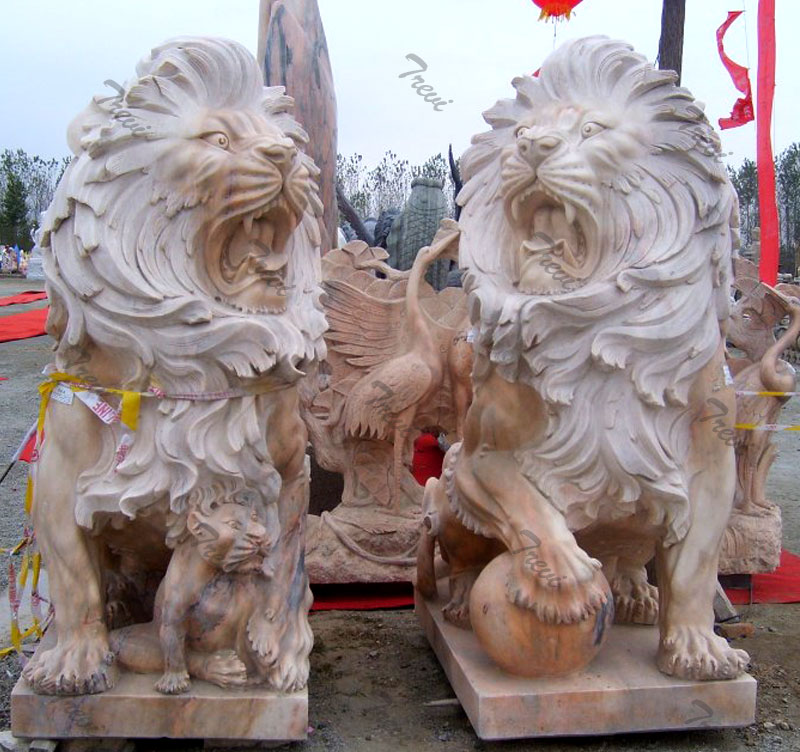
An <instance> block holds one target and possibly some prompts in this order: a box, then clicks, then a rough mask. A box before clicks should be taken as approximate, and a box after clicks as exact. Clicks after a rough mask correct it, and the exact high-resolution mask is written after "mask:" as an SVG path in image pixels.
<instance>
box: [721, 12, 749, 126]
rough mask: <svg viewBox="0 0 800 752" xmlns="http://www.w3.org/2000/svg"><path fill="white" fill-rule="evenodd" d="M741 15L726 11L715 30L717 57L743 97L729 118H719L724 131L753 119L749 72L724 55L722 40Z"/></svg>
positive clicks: (738, 100) (734, 105) (735, 105)
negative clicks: (723, 21)
mask: <svg viewBox="0 0 800 752" xmlns="http://www.w3.org/2000/svg"><path fill="white" fill-rule="evenodd" d="M741 15H742V11H740V10H730V11H728V17H727V18H726V19H725V23H723V24H722V26H720V27H719V28H718V29H717V49H718V50H719V57H720V60H722V64H723V65H724V66H725V69H726V70H727V71H728V73H730V75H731V80H732V81H733V85H734V86H735V87H736V88H737V89H738V90H739V91H740V92H741V93H742V94H744V96H743V97H740V98H739V99H737V100H736V101H735V102H734V104H733V109H732V110H731V116H730V117H729V118H720V119H719V127H720V128H722V129H723V130H725V129H726V128H738V127H739V126H740V125H744V124H745V123H749V122H750V121H751V120H753V119H754V118H755V116H754V115H753V93H752V91H751V89H750V72H749V70H748V69H747V68H745V66H743V65H739V63H734V62H733V60H731V59H730V58H729V57H728V56H727V54H725V47H724V45H723V40H724V38H725V34H726V32H727V31H728V28H729V27H730V25H731V24H732V23H733V22H734V21H735V20H736V19H737V18H739V16H741Z"/></svg>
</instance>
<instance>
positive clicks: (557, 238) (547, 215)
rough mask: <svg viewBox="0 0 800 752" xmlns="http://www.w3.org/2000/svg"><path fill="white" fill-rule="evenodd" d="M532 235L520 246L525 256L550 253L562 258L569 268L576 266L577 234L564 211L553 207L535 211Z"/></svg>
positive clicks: (544, 207) (543, 207)
mask: <svg viewBox="0 0 800 752" xmlns="http://www.w3.org/2000/svg"><path fill="white" fill-rule="evenodd" d="M532 235H533V237H532V238H531V239H530V240H526V241H524V242H523V244H522V248H523V250H524V252H525V254H526V255H533V254H540V253H548V252H552V253H554V254H555V255H556V256H562V257H563V259H564V261H565V262H566V263H567V264H568V265H569V266H571V267H573V268H576V267H577V266H578V263H577V260H576V258H575V249H576V248H577V247H578V233H577V231H576V230H575V227H574V226H573V224H572V223H571V222H570V221H569V218H568V217H567V215H566V213H565V211H564V209H562V208H561V207H555V206H542V207H540V208H539V209H537V210H536V212H535V213H534V215H533V225H532Z"/></svg>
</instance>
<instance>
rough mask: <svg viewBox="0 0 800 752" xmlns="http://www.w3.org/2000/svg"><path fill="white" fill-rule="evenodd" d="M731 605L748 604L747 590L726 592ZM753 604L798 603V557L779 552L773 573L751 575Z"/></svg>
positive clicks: (799, 595)
mask: <svg viewBox="0 0 800 752" xmlns="http://www.w3.org/2000/svg"><path fill="white" fill-rule="evenodd" d="M725 592H726V593H727V594H728V598H730V599H731V603H735V604H736V605H743V604H747V603H750V592H749V591H748V590H739V589H736V590H726V591H725ZM753 603H800V556H797V555H795V554H792V553H789V552H788V551H786V550H783V551H781V563H780V565H779V566H778V568H777V569H776V570H775V571H774V572H770V573H769V574H754V575H753Z"/></svg>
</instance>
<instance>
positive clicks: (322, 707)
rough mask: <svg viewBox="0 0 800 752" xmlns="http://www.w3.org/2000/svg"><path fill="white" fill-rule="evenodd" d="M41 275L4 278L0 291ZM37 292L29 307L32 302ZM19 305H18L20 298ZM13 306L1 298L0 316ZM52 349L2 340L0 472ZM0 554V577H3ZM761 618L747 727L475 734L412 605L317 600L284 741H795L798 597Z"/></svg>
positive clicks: (796, 404) (793, 747)
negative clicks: (299, 717) (302, 719)
mask: <svg viewBox="0 0 800 752" xmlns="http://www.w3.org/2000/svg"><path fill="white" fill-rule="evenodd" d="M38 287H41V283H28V282H24V281H19V280H7V279H0V297H2V296H4V295H10V294H13V293H15V292H19V291H21V290H22V289H33V288H38ZM39 305H41V303H36V304H32V305H31V306H29V307H37V306H39ZM13 309H14V312H17V311H19V310H23V308H22V307H20V306H14V307H13ZM11 312H12V310H11V308H5V309H4V308H0V316H3V315H8V314H10V313H11ZM49 356H50V341H49V340H48V338H47V337H39V338H37V339H32V340H23V341H21V342H11V343H2V344H0V376H6V377H8V380H7V381H2V382H0V472H2V470H3V469H5V467H6V464H7V462H8V460H9V459H10V457H11V455H12V454H13V452H14V450H15V449H16V448H17V446H18V444H19V441H20V440H21V438H22V436H23V435H24V433H25V431H26V430H27V428H28V427H29V426H30V425H31V424H32V423H33V421H34V419H35V416H36V410H37V405H38V399H37V391H36V386H37V384H38V383H39V380H40V376H39V374H40V372H41V369H42V367H43V366H44V365H45V364H46V363H47V361H48V359H49ZM781 422H782V423H800V398H798V399H796V400H793V401H791V402H790V403H789V404H788V405H787V407H786V408H785V409H784V411H783V413H782V418H781ZM776 443H777V444H778V446H779V449H780V454H779V457H778V460H777V461H776V463H775V465H774V467H773V470H772V473H771V475H770V480H769V491H770V495H771V498H772V499H774V500H775V501H776V502H778V503H779V504H780V506H781V507H782V510H783V515H784V545H785V546H786V548H788V549H789V550H793V551H795V552H800V504H798V496H799V494H798V492H797V489H796V484H795V469H796V467H797V465H798V460H800V457H798V453H800V433H786V434H778V435H777V436H776ZM25 478H26V468H25V467H24V466H23V467H19V468H15V469H14V470H12V472H11V473H10V474H9V476H8V478H7V479H6V480H5V482H4V483H3V484H2V485H0V509H2V510H3V514H2V515H0V547H2V546H7V545H9V544H11V543H14V542H16V540H18V539H19V536H20V534H21V531H22V513H21V509H22V494H23V492H24V488H25ZM6 583H7V577H6V573H5V567H4V566H0V586H2V587H5V585H6ZM741 613H742V615H743V617H744V618H745V619H746V620H748V621H751V622H752V623H753V624H754V625H755V626H756V634H755V636H754V637H752V638H750V639H747V640H741V641H737V643H736V644H737V646H738V647H743V648H745V649H746V650H748V651H749V652H750V655H751V657H752V669H751V672H752V674H753V675H754V676H755V677H756V678H757V679H758V682H759V688H758V710H757V722H756V724H754V725H753V726H751V727H749V728H746V729H736V730H733V729H730V730H724V731H692V732H687V733H682V732H681V733H664V734H637V735H623V736H615V737H597V738H591V739H589V738H576V739H557V740H531V741H526V742H504V743H487V742H481V741H480V740H478V739H477V737H476V736H475V734H474V732H473V731H472V727H471V726H470V724H469V721H468V720H467V718H466V716H465V714H464V713H463V711H462V710H461V709H460V707H459V706H458V705H457V704H452V703H451V704H446V703H445V704H441V703H439V704H434V705H431V704H429V703H432V702H433V703H436V702H439V701H442V700H445V701H446V700H450V699H452V698H454V693H453V691H452V689H451V688H450V685H449V683H448V682H447V679H446V677H445V675H444V673H443V671H442V670H441V669H440V668H439V664H438V662H437V660H436V657H435V656H434V654H433V652H432V650H431V649H430V648H429V646H428V643H427V640H426V639H425V637H424V635H423V633H422V630H421V629H420V627H419V626H418V625H417V622H416V618H415V616H414V614H413V612H412V611H410V610H397V611H375V612H355V611H338V612H330V611H326V612H320V613H314V614H312V616H311V624H312V627H313V630H314V635H315V645H314V651H313V653H312V656H311V680H310V682H309V707H310V709H309V716H310V717H309V724H310V732H309V738H308V741H306V742H304V743H302V744H295V745H291V746H287V747H286V749H292V750H300V751H302V752H306V751H307V752H316V751H317V750H320V751H321V750H331V751H333V752H339V751H344V750H348V751H349V750H354V751H356V752H358V751H361V750H382V749H392V750H398V751H400V750H414V751H417V750H419V751H420V752H424V751H427V750H442V751H446V750H497V752H517V751H518V750H547V752H566V751H567V750H581V751H582V752H601V751H602V752H616V751H617V750H620V751H622V750H626V751H627V750H630V751H631V752H632V751H634V750H636V752H638V751H639V750H656V751H658V752H684V751H685V752H689V750H692V751H694V750H697V751H699V752H723V751H724V752H740V751H743V750H750V749H756V750H764V751H765V752H773V751H775V750H786V751H792V752H800V650H798V648H800V604H796V605H778V606H763V605H759V606H752V607H749V608H743V609H741ZM18 673H19V668H18V661H17V659H16V658H15V657H13V656H12V657H9V658H7V659H5V660H4V661H2V662H0V728H7V727H8V725H9V715H8V695H9V692H10V691H11V687H12V686H13V684H14V682H15V680H16V677H17V675H18ZM136 748H137V750H139V752H145V751H148V752H149V751H150V750H153V751H156V750H158V751H159V752H160V751H161V750H200V749H202V748H203V747H202V744H201V743H196V744H191V743H187V742H161V741H159V742H148V741H139V742H137V744H136Z"/></svg>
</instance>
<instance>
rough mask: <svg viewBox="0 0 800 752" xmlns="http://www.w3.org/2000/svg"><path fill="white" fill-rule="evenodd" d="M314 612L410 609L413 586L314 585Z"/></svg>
mask: <svg viewBox="0 0 800 752" xmlns="http://www.w3.org/2000/svg"><path fill="white" fill-rule="evenodd" d="M311 590H312V592H313V593H314V605H313V606H312V607H311V610H312V611H371V610H375V609H382V608H409V607H410V606H413V605H414V588H413V586H412V585H411V583H410V582H386V583H365V582H354V583H350V584H344V585H312V586H311Z"/></svg>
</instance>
